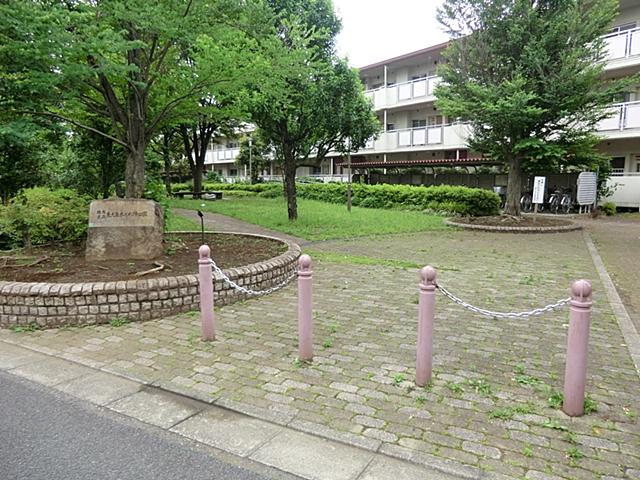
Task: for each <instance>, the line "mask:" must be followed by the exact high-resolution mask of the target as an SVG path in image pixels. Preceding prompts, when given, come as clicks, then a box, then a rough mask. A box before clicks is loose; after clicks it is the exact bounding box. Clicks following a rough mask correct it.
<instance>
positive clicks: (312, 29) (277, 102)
mask: <svg viewBox="0 0 640 480" xmlns="http://www.w3.org/2000/svg"><path fill="white" fill-rule="evenodd" d="M267 3H268V4H269V6H270V7H271V8H272V10H273V12H274V22H275V23H274V30H275V36H274V41H273V42H271V43H270V44H268V45H267V46H266V47H265V55H267V58H269V60H270V63H271V65H272V66H273V67H272V69H271V71H270V76H269V78H267V79H265V81H264V82H263V83H262V84H261V85H260V86H259V93H258V94H257V95H255V96H254V97H253V102H252V103H251V114H252V119H253V122H254V123H255V124H256V125H257V126H258V127H259V128H260V130H261V132H262V135H263V136H264V139H265V141H266V142H267V143H269V144H271V145H272V146H273V149H274V152H275V157H276V159H277V161H279V162H280V163H281V165H282V170H283V173H284V190H285V195H286V197H287V211H288V217H289V220H292V221H293V220H295V219H296V218H297V216H298V210H297V201H296V185H295V177H296V169H297V168H298V166H300V165H308V164H310V163H312V162H313V163H317V162H319V161H321V160H322V159H323V158H324V157H325V156H326V154H327V153H328V152H329V151H331V150H337V151H342V152H344V151H346V149H347V144H348V141H347V139H348V138H350V139H351V146H352V149H353V150H354V151H355V150H357V149H359V148H362V147H363V146H364V145H365V143H366V141H367V139H368V138H370V137H371V136H373V135H375V134H376V133H377V131H378V130H379V125H378V121H377V119H376V117H375V114H374V112H373V110H372V108H371V105H370V103H369V102H368V100H367V99H366V98H365V97H364V93H363V90H362V84H361V82H360V80H359V78H358V75H357V74H356V72H355V71H354V70H352V69H350V68H349V67H348V66H347V64H346V62H345V61H343V60H340V59H338V58H337V57H336V54H335V50H334V43H335V37H336V35H337V33H338V32H339V30H340V22H339V20H338V18H337V17H336V15H335V13H334V12H333V5H332V3H331V1H330V0H310V1H303V0H267ZM311 158H313V160H311Z"/></svg>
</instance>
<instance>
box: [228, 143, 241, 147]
mask: <svg viewBox="0 0 640 480" xmlns="http://www.w3.org/2000/svg"><path fill="white" fill-rule="evenodd" d="M227 148H238V144H237V143H235V142H229V143H227Z"/></svg>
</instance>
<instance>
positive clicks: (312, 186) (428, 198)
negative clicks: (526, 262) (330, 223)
mask: <svg viewBox="0 0 640 480" xmlns="http://www.w3.org/2000/svg"><path fill="white" fill-rule="evenodd" d="M204 188H205V189H206V190H226V191H248V192H257V193H258V196H260V197H263V198H278V197H281V196H282V190H283V189H282V184H281V183H259V184H253V185H249V184H246V183H216V184H213V183H207V184H205V185H204ZM297 195H298V198H303V199H306V200H318V201H321V202H328V203H345V202H346V200H347V184H346V183H299V184H298V185H297ZM351 202H352V204H353V205H354V206H359V207H364V208H387V209H390V208H398V209H403V210H419V211H422V210H428V211H431V212H439V213H445V214H454V215H471V216H482V215H497V214H498V210H499V207H500V197H499V196H498V195H497V194H496V193H494V192H492V191H491V190H484V189H480V188H469V187H459V186H450V185H440V186H434V187H416V186H411V185H386V184H382V185H365V184H361V183H354V184H353V185H352V197H351Z"/></svg>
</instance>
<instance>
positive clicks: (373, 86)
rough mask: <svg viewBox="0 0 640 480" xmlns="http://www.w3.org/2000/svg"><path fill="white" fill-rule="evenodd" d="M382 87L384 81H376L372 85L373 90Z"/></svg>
mask: <svg viewBox="0 0 640 480" xmlns="http://www.w3.org/2000/svg"><path fill="white" fill-rule="evenodd" d="M380 87H382V83H374V84H373V85H371V90H377V89H378V88H380Z"/></svg>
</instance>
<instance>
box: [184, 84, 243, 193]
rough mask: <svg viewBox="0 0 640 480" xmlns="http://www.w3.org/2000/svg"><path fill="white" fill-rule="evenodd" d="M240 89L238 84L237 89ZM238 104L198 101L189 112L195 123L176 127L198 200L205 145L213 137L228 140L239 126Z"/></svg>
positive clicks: (211, 100)
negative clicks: (194, 107) (193, 109)
mask: <svg viewBox="0 0 640 480" xmlns="http://www.w3.org/2000/svg"><path fill="white" fill-rule="evenodd" d="M241 78H244V77H241ZM242 87H243V86H241V85H238V88H242ZM239 105H240V100H239V99H233V100H222V99H218V98H216V99H213V98H212V99H208V100H201V101H200V105H199V109H198V110H197V111H196V112H194V113H193V118H195V119H196V121H195V122H193V121H191V122H190V123H182V124H181V125H180V126H179V131H180V135H181V137H182V142H183V146H184V155H185V157H186V158H187V162H188V163H189V171H190V172H191V178H192V179H193V195H194V198H200V194H201V192H202V179H203V176H204V162H205V160H206V155H207V149H208V147H209V144H210V143H211V140H212V139H213V138H215V137H216V136H221V135H222V136H226V137H230V136H233V135H234V133H235V130H236V129H237V128H238V127H239V121H238V120H237V119H238V118H240V117H241V116H242V113H241V111H240V109H239Z"/></svg>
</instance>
